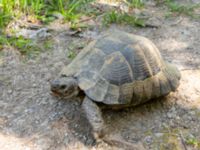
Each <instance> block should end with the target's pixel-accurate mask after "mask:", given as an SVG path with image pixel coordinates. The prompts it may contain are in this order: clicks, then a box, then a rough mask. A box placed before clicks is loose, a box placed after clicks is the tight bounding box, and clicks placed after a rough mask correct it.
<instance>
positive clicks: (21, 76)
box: [0, 5, 200, 150]
mask: <svg viewBox="0 0 200 150" xmlns="http://www.w3.org/2000/svg"><path fill="white" fill-rule="evenodd" d="M147 9H148V12H149V14H148V15H149V16H151V20H149V21H150V22H152V21H153V22H154V23H156V24H158V25H159V26H160V27H159V28H131V27H127V26H117V28H119V29H122V30H125V31H127V32H130V33H134V34H138V35H143V36H146V37H148V38H149V39H151V40H152V41H153V42H154V43H155V44H156V45H157V46H158V48H159V49H160V51H161V54H162V55H163V58H164V59H165V60H167V61H169V62H172V63H174V64H175V65H176V66H177V67H178V68H179V69H180V70H181V74H182V78H181V84H180V87H179V88H178V89H177V91H176V92H174V93H171V94H170V95H168V96H167V97H165V98H162V99H158V100H154V101H151V102H149V103H146V104H144V105H141V106H138V107H134V108H128V109H125V110H121V111H111V110H107V111H104V112H103V114H104V118H105V120H106V125H107V129H108V132H107V135H106V137H107V138H115V137H116V136H121V138H123V139H124V140H125V141H126V142H128V143H130V144H131V145H132V146H134V149H139V150H142V149H146V150H149V149H152V150H197V149H200V38H199V37H200V21H199V20H195V19H191V18H190V17H187V16H177V17H170V18H165V13H166V11H167V9H166V8H164V7H161V6H159V7H158V6H157V7H155V6H154V5H148V6H147ZM100 32H101V31H99V30H98V32H97V30H96V29H95V30H92V31H86V32H85V35H90V39H89V38H88V36H84V37H81V38H80V37H71V36H69V35H68V34H67V33H68V31H67V30H65V29H63V30H61V31H59V32H58V31H56V30H55V31H54V33H53V38H54V41H55V44H54V48H53V50H50V51H46V52H44V53H42V54H41V55H40V56H39V57H37V58H35V59H29V60H25V59H24V57H22V56H21V55H20V54H19V53H18V52H17V51H16V50H14V49H5V50H4V51H3V52H2V55H1V57H0V95H1V97H0V147H1V149H2V150H15V149H17V150H35V149H36V150H47V149H48V150H58V149H59V150H62V149H63V150H64V149H69V150H74V149H81V150H84V149H86V150H87V149H90V150H96V149H97V150H101V149H128V148H126V147H123V146H122V145H117V144H115V143H113V144H114V145H113V146H111V145H109V144H107V143H105V142H100V143H95V140H94V138H93V137H92V132H91V126H90V125H89V123H88V122H87V120H86V119H85V116H84V115H83V112H82V110H81V109H80V104H81V99H80V98H77V99H73V100H71V101H62V100H59V99H56V98H54V97H52V96H51V94H50V91H49V81H50V80H52V79H53V78H55V77H56V75H57V74H58V73H59V71H60V70H61V69H62V67H63V66H64V65H67V64H69V63H70V61H71V59H68V58H67V55H68V53H69V47H70V46H71V45H72V44H73V45H77V44H80V43H83V45H84V44H85V45H86V43H87V42H88V41H89V40H91V37H94V36H91V35H95V36H96V35H98V34H100ZM88 33H92V34H88ZM78 51H79V50H78ZM198 143H199V145H198Z"/></svg>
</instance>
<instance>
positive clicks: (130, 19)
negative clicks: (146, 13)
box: [103, 10, 145, 27]
mask: <svg viewBox="0 0 200 150" xmlns="http://www.w3.org/2000/svg"><path fill="white" fill-rule="evenodd" d="M112 23H117V24H125V25H130V26H139V27H144V26H145V22H144V20H143V19H141V18H138V17H136V16H134V15H129V14H127V13H122V12H117V11H115V10H113V11H111V12H107V13H105V14H104V16H103V25H105V26H109V25H110V24H112Z"/></svg>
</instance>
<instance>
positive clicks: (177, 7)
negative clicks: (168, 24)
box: [165, 0, 200, 18]
mask: <svg viewBox="0 0 200 150" xmlns="http://www.w3.org/2000/svg"><path fill="white" fill-rule="evenodd" d="M165 3H166V5H167V7H168V8H169V10H170V12H171V13H178V14H184V15H187V16H191V17H194V18H199V17H200V16H198V15H196V14H195V13H194V11H195V9H196V8H200V4H187V5H183V4H179V3H177V2H175V1H173V0H166V1H165Z"/></svg>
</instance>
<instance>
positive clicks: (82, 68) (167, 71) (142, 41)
mask: <svg viewBox="0 0 200 150" xmlns="http://www.w3.org/2000/svg"><path fill="white" fill-rule="evenodd" d="M61 75H62V76H73V77H75V78H77V80H78V84H79V87H80V89H82V90H83V91H84V92H85V94H86V95H87V96H88V97H89V98H91V99H92V100H94V101H96V102H102V103H105V104H109V105H114V104H131V105H137V104H140V103H144V102H146V101H148V100H150V99H152V98H157V97H160V96H163V95H167V94H168V93H169V92H171V91H174V90H175V89H176V88H177V87H178V85H179V80H180V72H179V71H178V69H177V68H176V67H175V66H173V65H171V64H169V63H167V62H165V61H164V60H163V59H162V57H161V54H160V52H159V50H158V48H157V47H156V46H155V45H154V44H153V43H152V42H151V41H150V40H148V39H147V38H145V37H141V36H137V35H133V34H129V33H126V32H123V31H119V30H114V31H112V32H111V31H109V32H106V33H104V34H103V35H102V36H101V37H100V38H98V39H96V40H95V41H93V42H91V43H90V44H89V45H88V46H87V47H85V48H84V49H83V50H82V51H81V52H80V53H79V54H78V56H77V57H76V58H75V59H74V60H73V61H72V62H71V63H70V64H69V65H68V66H67V67H65V68H64V69H63V70H62V72H61Z"/></svg>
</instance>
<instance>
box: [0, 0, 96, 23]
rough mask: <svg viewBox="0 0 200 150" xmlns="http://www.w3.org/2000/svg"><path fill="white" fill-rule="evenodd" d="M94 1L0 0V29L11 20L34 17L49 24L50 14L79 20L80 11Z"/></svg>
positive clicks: (68, 19) (70, 19) (69, 19)
mask: <svg viewBox="0 0 200 150" xmlns="http://www.w3.org/2000/svg"><path fill="white" fill-rule="evenodd" d="M93 1H94V0H45V1H44V0H0V27H5V26H6V25H7V24H8V22H9V21H10V20H11V19H12V18H13V17H17V16H20V15H21V14H23V15H26V16H27V15H35V16H36V17H37V18H38V19H40V20H42V21H43V22H49V21H51V20H53V19H52V17H51V16H52V14H53V13H55V12H59V13H60V14H62V15H63V16H64V18H65V19H66V20H67V21H75V20H77V19H79V17H80V16H81V14H83V12H81V10H82V9H83V8H84V7H86V6H87V4H89V3H91V2H93Z"/></svg>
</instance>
